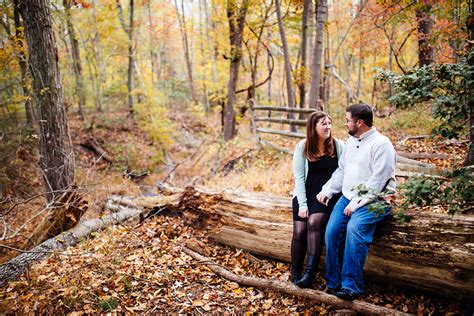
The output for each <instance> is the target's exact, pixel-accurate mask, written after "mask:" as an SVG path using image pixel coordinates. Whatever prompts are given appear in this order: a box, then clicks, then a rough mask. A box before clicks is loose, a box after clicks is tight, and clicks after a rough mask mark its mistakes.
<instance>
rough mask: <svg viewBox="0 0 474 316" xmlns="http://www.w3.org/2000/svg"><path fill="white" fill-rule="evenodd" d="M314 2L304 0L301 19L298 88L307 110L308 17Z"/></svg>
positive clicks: (301, 101) (302, 103)
mask: <svg viewBox="0 0 474 316" xmlns="http://www.w3.org/2000/svg"><path fill="white" fill-rule="evenodd" d="M311 3H312V0H304V4H303V17H302V19H301V75H300V78H299V81H300V82H299V84H298V88H299V90H300V104H299V105H300V108H301V109H304V108H305V100H306V82H305V79H306V73H307V71H308V55H307V51H308V47H307V46H308V16H309V11H310V6H311ZM299 118H300V119H304V115H303V114H302V113H301V114H300V117H299Z"/></svg>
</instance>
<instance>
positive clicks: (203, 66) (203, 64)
mask: <svg viewBox="0 0 474 316" xmlns="http://www.w3.org/2000/svg"><path fill="white" fill-rule="evenodd" d="M204 5H205V3H204V4H203V3H202V1H201V0H199V36H200V40H199V47H200V50H201V73H202V80H201V81H202V90H203V93H204V96H203V101H204V102H203V104H204V111H205V112H206V113H209V110H210V105H209V91H208V89H207V83H206V80H207V71H206V69H207V67H206V66H207V56H206V49H205V48H204V22H203V15H204V12H203V11H204V8H203V6H204Z"/></svg>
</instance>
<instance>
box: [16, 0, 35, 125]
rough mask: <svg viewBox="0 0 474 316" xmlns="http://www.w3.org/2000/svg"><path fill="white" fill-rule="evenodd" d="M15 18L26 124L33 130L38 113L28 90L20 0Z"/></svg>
mask: <svg viewBox="0 0 474 316" xmlns="http://www.w3.org/2000/svg"><path fill="white" fill-rule="evenodd" d="M13 18H14V20H15V39H16V44H17V46H18V50H19V54H18V63H19V65H20V72H21V88H22V89H23V97H24V98H25V113H26V123H27V124H28V125H29V126H30V127H32V128H37V126H36V123H37V120H36V113H35V109H34V107H33V101H32V99H31V97H32V96H31V95H30V89H29V88H28V64H27V62H26V59H27V57H26V56H25V47H24V45H23V40H24V38H25V34H24V32H23V31H22V29H23V25H22V23H21V20H20V12H19V10H18V0H14V8H13Z"/></svg>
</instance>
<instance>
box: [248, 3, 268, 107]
mask: <svg viewBox="0 0 474 316" xmlns="http://www.w3.org/2000/svg"><path fill="white" fill-rule="evenodd" d="M271 7H272V6H271V5H269V6H268V7H266V8H265V15H264V17H263V19H262V21H261V22H260V28H259V30H258V32H255V31H254V30H252V29H251V28H250V30H251V31H252V33H253V34H254V35H255V36H256V37H257V46H256V47H255V54H254V57H253V61H252V58H251V57H252V56H251V55H250V52H249V59H250V66H251V80H252V83H251V85H250V87H249V88H248V93H247V101H249V100H250V99H254V98H255V90H256V89H257V73H258V57H259V56H260V46H261V44H263V42H262V36H263V32H264V31H265V27H266V26H267V25H266V24H267V20H268V17H269V16H270V9H271ZM263 46H264V47H265V49H266V51H267V54H268V55H269V56H271V52H270V50H269V49H268V46H267V45H265V44H263ZM272 72H273V68H270V72H269V75H268V77H267V79H266V80H265V81H263V83H264V82H266V81H268V80H270V78H271V76H272ZM263 83H261V84H263ZM261 84H259V85H261Z"/></svg>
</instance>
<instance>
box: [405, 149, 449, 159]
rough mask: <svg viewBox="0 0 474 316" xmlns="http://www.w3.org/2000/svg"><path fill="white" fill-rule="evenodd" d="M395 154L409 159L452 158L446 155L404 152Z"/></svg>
mask: <svg viewBox="0 0 474 316" xmlns="http://www.w3.org/2000/svg"><path fill="white" fill-rule="evenodd" d="M397 154H398V155H400V156H402V157H405V158H410V159H449V158H452V156H450V155H447V154H431V153H409V152H406V151H397Z"/></svg>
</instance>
